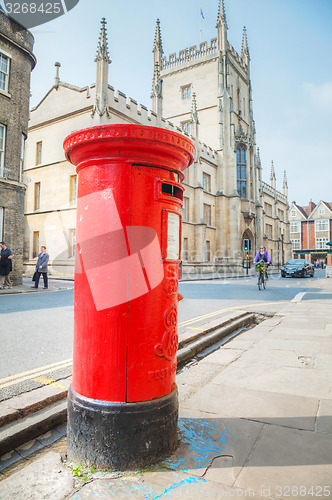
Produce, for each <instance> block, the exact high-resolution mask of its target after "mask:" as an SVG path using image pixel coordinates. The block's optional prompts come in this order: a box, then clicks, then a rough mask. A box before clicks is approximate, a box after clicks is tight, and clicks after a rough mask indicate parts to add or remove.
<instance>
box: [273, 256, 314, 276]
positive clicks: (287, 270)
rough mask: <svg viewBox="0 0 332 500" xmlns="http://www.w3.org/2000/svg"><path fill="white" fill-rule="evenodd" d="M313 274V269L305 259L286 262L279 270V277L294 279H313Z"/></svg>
mask: <svg viewBox="0 0 332 500" xmlns="http://www.w3.org/2000/svg"><path fill="white" fill-rule="evenodd" d="M314 274H315V267H314V265H313V264H311V262H310V261H309V260H307V259H292V260H289V261H288V262H286V264H285V265H284V266H283V267H282V268H281V277H282V278H286V276H290V277H294V278H305V277H306V276H311V277H313V276H314Z"/></svg>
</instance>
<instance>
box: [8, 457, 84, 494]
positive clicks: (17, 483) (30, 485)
mask: <svg viewBox="0 0 332 500" xmlns="http://www.w3.org/2000/svg"><path fill="white" fill-rule="evenodd" d="M73 489H74V479H73V474H72V471H71V470H70V469H69V468H68V467H66V466H64V465H63V463H62V462H61V457H60V455H59V454H58V453H54V452H48V453H47V454H46V455H44V456H43V457H42V458H40V459H39V460H38V461H36V462H34V463H30V464H28V465H27V466H26V467H24V468H23V469H22V470H20V471H19V472H16V473H15V474H13V475H12V476H10V477H8V478H6V479H4V480H3V481H1V488H0V500H9V499H14V498H15V500H37V499H38V500H63V499H64V498H66V496H68V495H69V494H71V493H72V492H73Z"/></svg>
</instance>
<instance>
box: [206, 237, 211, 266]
mask: <svg viewBox="0 0 332 500" xmlns="http://www.w3.org/2000/svg"><path fill="white" fill-rule="evenodd" d="M210 260H211V243H210V241H206V242H205V262H210Z"/></svg>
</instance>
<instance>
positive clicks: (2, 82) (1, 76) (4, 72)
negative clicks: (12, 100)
mask: <svg viewBox="0 0 332 500" xmlns="http://www.w3.org/2000/svg"><path fill="white" fill-rule="evenodd" d="M9 66H10V56H9V54H5V53H3V52H0V90H3V91H4V92H8V80H9Z"/></svg>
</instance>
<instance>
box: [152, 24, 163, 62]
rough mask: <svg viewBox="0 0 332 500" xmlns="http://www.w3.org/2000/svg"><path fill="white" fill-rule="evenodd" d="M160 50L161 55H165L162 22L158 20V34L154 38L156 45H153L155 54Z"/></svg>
mask: <svg viewBox="0 0 332 500" xmlns="http://www.w3.org/2000/svg"><path fill="white" fill-rule="evenodd" d="M157 50H159V52H160V54H163V53H164V51H163V44H162V39H161V32H160V21H159V19H157V25H156V32H155V36H154V44H153V52H155V51H157Z"/></svg>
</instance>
